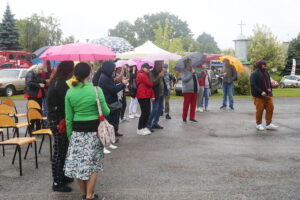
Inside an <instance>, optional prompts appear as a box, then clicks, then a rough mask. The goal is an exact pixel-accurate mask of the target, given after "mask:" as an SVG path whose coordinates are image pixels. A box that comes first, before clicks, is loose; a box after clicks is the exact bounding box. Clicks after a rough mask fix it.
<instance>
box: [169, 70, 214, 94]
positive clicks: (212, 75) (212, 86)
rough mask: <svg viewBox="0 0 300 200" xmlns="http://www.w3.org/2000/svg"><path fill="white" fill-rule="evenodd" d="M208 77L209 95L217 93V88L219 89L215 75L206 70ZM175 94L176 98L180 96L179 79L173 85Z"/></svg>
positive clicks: (180, 84) (180, 85) (180, 81)
mask: <svg viewBox="0 0 300 200" xmlns="http://www.w3.org/2000/svg"><path fill="white" fill-rule="evenodd" d="M207 72H208V74H209V76H210V84H211V93H212V94H214V93H218V87H219V80H218V77H217V75H216V74H215V72H214V71H213V70H210V69H208V70H207ZM175 93H176V96H182V80H181V79H179V80H178V81H177V83H176V84H175Z"/></svg>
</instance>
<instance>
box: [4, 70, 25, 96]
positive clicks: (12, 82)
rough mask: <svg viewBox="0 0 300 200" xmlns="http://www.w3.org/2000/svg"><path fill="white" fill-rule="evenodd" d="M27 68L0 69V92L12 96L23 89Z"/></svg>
mask: <svg viewBox="0 0 300 200" xmlns="http://www.w3.org/2000/svg"><path fill="white" fill-rule="evenodd" d="M27 71H28V70H27V69H3V70H0V92H1V93H4V94H5V95H6V96H13V95H14V94H16V93H17V92H22V91H24V88H25V76H26V74H27Z"/></svg>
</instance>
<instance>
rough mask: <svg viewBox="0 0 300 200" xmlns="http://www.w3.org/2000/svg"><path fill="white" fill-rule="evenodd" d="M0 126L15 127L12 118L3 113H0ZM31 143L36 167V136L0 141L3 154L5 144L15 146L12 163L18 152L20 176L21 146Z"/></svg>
mask: <svg viewBox="0 0 300 200" xmlns="http://www.w3.org/2000/svg"><path fill="white" fill-rule="evenodd" d="M0 127H14V128H17V127H16V123H15V122H14V120H13V119H12V118H11V117H10V116H8V115H5V114H0ZM17 129H18V128H17ZM2 140H3V137H2ZM32 143H34V148H35V163H36V168H38V162H37V150H36V138H35V137H17V138H12V139H7V140H4V141H2V142H0V146H3V155H5V153H4V146H6V145H15V146H16V149H15V153H14V157H13V161H12V164H14V162H15V158H16V154H17V152H19V168H20V176H22V159H21V147H22V146H24V145H26V144H28V147H29V145H30V144H32ZM26 154H27V153H26Z"/></svg>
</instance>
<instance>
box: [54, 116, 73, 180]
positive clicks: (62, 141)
mask: <svg viewBox="0 0 300 200" xmlns="http://www.w3.org/2000/svg"><path fill="white" fill-rule="evenodd" d="M50 129H51V131H52V133H53V136H54V144H53V158H52V177H53V182H54V183H56V184H58V185H63V184H64V179H65V175H64V171H63V168H64V165H65V160H66V155H67V152H68V147H69V140H68V137H67V134H66V133H58V132H57V123H56V122H50Z"/></svg>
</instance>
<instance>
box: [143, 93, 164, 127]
mask: <svg viewBox="0 0 300 200" xmlns="http://www.w3.org/2000/svg"><path fill="white" fill-rule="evenodd" d="M163 106H164V96H160V97H158V98H157V99H155V101H153V102H152V111H151V113H150V116H149V120H148V123H147V127H149V128H151V127H153V126H154V125H158V121H159V117H160V115H161V113H162V111H163Z"/></svg>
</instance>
